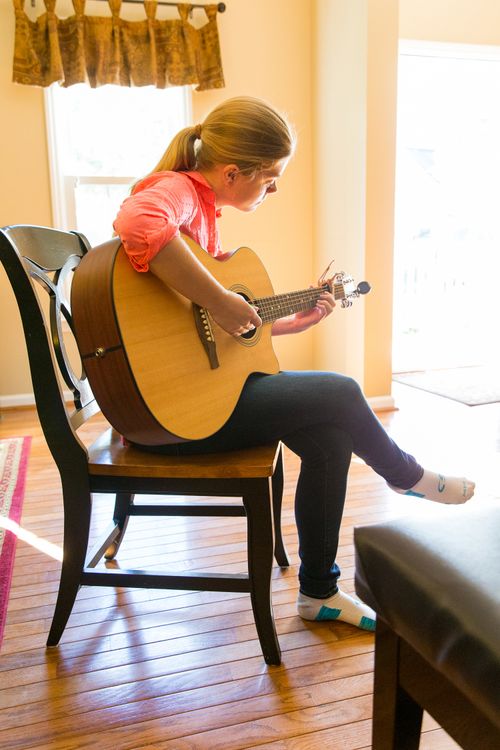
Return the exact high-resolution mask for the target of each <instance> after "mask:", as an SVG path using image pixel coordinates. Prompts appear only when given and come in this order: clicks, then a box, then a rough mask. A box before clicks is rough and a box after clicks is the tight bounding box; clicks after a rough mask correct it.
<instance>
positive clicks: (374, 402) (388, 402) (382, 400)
mask: <svg viewBox="0 0 500 750" xmlns="http://www.w3.org/2000/svg"><path fill="white" fill-rule="evenodd" d="M367 401H368V403H369V404H370V406H371V407H372V409H373V411H397V408H398V407H397V406H396V402H395V401H394V396H371V397H370V398H368V399H367Z"/></svg>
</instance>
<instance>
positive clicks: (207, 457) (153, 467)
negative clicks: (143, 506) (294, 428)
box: [88, 428, 280, 479]
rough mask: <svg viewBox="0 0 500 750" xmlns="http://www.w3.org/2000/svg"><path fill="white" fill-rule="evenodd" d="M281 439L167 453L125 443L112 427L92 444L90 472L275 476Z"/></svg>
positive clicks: (195, 476) (197, 476)
mask: <svg viewBox="0 0 500 750" xmlns="http://www.w3.org/2000/svg"><path fill="white" fill-rule="evenodd" d="M279 447H280V443H279V441H276V442H275V443H272V444H271V445H262V446H258V447H256V448H247V449H245V450H237V451H231V452H226V453H209V454H203V455H194V456H167V455H164V454H161V453H150V452H149V451H144V450H141V449H139V448H135V447H134V446H132V445H124V444H123V441H122V438H121V435H120V434H119V433H118V432H116V430H114V429H112V428H110V429H108V430H106V431H105V432H103V433H102V435H100V436H99V437H98V438H97V440H95V441H94V443H92V445H91V446H90V448H89V450H88V452H89V472H90V474H92V475H93V476H120V477H123V476H130V477H144V478H156V479H161V478H165V479H174V478H178V479H224V478H226V477H227V478H229V477H230V478H232V479H234V478H240V479H256V478H265V477H271V476H272V475H273V473H274V470H275V468H276V463H277V461H278V457H279Z"/></svg>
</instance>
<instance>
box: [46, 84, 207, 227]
mask: <svg viewBox="0 0 500 750" xmlns="http://www.w3.org/2000/svg"><path fill="white" fill-rule="evenodd" d="M58 85H59V84H57V83H54V84H52V86H49V87H48V88H45V89H44V109H45V127H46V138H47V153H48V161H49V176H50V193H51V202H52V223H53V226H54V227H57V228H58V229H65V230H68V231H70V230H74V229H76V228H77V217H76V201H75V189H76V187H77V186H78V184H80V185H130V184H131V183H133V182H134V181H135V180H137V179H138V178H139V177H141V175H125V176H116V175H112V176H111V175H65V174H63V170H62V165H61V156H60V150H59V148H58V145H57V144H58V140H59V139H61V138H63V137H64V133H63V128H62V127H61V125H60V123H59V122H58V118H57V116H56V104H55V101H54V94H53V91H54V88H55V87H56V86H58ZM180 88H182V90H183V97H182V100H183V109H184V115H185V120H186V124H187V123H190V122H192V121H193V114H192V88H191V87H190V86H182V87H180Z"/></svg>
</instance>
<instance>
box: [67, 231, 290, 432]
mask: <svg viewBox="0 0 500 750" xmlns="http://www.w3.org/2000/svg"><path fill="white" fill-rule="evenodd" d="M184 239H185V240H186V242H188V244H189V246H190V248H191V250H192V252H193V253H194V254H195V255H196V257H197V258H198V260H200V261H201V263H203V265H204V266H205V267H206V268H207V269H208V270H209V271H210V273H212V274H213V276H214V277H215V278H216V279H217V280H218V281H219V282H220V283H221V284H222V285H223V286H224V287H225V288H227V289H231V290H232V291H235V292H238V293H241V294H243V295H244V296H246V297H247V298H248V299H254V298H258V297H266V296H271V295H272V294H273V288H272V285H271V282H270V280H269V277H268V275H267V272H266V270H265V268H264V266H263V264H262V263H261V261H260V260H259V258H258V257H257V255H255V253H254V252H253V251H252V250H250V249H249V248H245V247H243V248H240V249H239V250H237V251H236V252H235V253H233V254H232V255H228V256H225V257H224V259H223V260H216V259H214V258H212V257H211V256H210V255H208V254H207V253H206V252H205V251H203V250H202V249H201V248H199V247H198V245H196V243H194V242H193V241H192V240H190V239H188V238H184ZM71 306H72V314H73V323H74V327H75V336H76V339H77V343H78V348H79V350H80V354H81V356H82V359H83V362H84V366H85V370H86V372H87V375H88V379H89V382H90V386H91V388H92V390H93V392H94V395H95V397H96V399H97V402H98V403H99V405H100V407H101V410H102V412H103V414H104V416H105V417H106V418H107V419H108V421H109V422H110V424H111V425H112V426H113V427H114V428H115V429H116V430H118V431H119V432H120V433H121V434H122V435H123V436H124V437H125V438H127V439H128V440H130V441H131V442H136V443H142V444H144V445H161V444H165V443H178V442H183V441H186V440H199V439H202V438H205V437H208V436H209V435H212V434H213V433H214V432H216V431H217V430H218V429H220V428H221V427H222V426H223V425H224V423H225V422H226V421H227V420H228V419H229V417H230V416H231V414H232V412H233V410H234V408H235V406H236V403H237V401H238V398H239V396H240V393H241V391H242V388H243V386H244V384H245V381H246V380H247V378H248V376H249V375H250V374H251V373H254V372H262V373H268V374H271V373H276V372H278V371H279V365H278V361H277V358H276V355H275V354H274V351H273V348H272V344H271V326H270V325H263V326H261V327H259V328H258V329H256V330H255V331H253V332H252V333H251V334H247V335H246V336H245V337H237V338H236V337H234V336H230V335H229V334H228V333H226V332H225V331H223V330H222V329H221V328H220V327H219V326H217V325H216V324H215V323H213V324H212V325H211V326H210V321H209V320H208V321H207V319H206V318H202V320H201V322H200V321H198V325H196V323H195V315H194V310H195V309H198V310H199V308H196V306H194V305H193V304H192V302H190V301H189V300H188V299H186V298H185V297H183V296H182V295H180V294H178V293H177V292H175V291H174V290H173V289H170V288H168V287H167V286H165V285H164V284H163V283H162V282H161V281H159V280H158V279H157V278H156V277H155V276H154V275H153V274H152V273H150V272H148V273H138V272H137V271H135V270H134V269H133V268H132V266H131V264H130V262H129V260H128V259H127V257H126V254H125V252H124V250H123V247H122V245H121V243H120V240H119V239H114V240H110V241H109V242H107V243H105V244H104V245H101V246H99V247H98V248H95V249H93V250H91V251H90V252H89V253H87V255H86V256H84V258H83V259H82V261H81V263H80V265H79V266H78V268H77V270H76V272H75V275H74V280H73V285H72V293H71ZM202 312H203V311H202ZM200 326H201V328H200ZM204 337H205V338H206V339H208V340H209V341H210V346H211V352H212V356H211V355H210V354H209V352H208V351H207V347H206V346H205V344H204ZM205 343H206V342H205ZM214 352H215V361H214V356H213V354H214Z"/></svg>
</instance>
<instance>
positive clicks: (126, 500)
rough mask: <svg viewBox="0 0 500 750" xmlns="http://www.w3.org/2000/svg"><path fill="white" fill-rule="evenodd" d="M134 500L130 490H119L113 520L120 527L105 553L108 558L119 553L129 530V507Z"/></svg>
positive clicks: (110, 558) (112, 557)
mask: <svg viewBox="0 0 500 750" xmlns="http://www.w3.org/2000/svg"><path fill="white" fill-rule="evenodd" d="M133 502H134V495H132V494H130V493H129V492H117V493H116V500H115V509H114V511H113V521H114V523H115V524H116V525H117V526H118V528H119V530H120V531H119V533H118V535H117V536H116V538H115V539H114V540H113V541H112V543H111V544H110V545H109V547H108V549H107V550H106V552H105V553H104V557H105V559H106V560H113V559H114V558H115V557H116V555H117V554H118V550H119V549H120V545H121V543H122V541H123V538H124V536H125V532H126V530H127V526H128V521H129V518H130V515H129V508H130V506H131V505H132V504H133Z"/></svg>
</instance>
